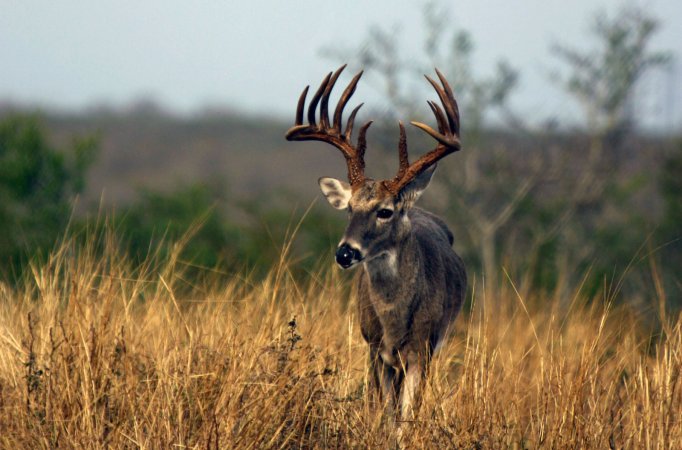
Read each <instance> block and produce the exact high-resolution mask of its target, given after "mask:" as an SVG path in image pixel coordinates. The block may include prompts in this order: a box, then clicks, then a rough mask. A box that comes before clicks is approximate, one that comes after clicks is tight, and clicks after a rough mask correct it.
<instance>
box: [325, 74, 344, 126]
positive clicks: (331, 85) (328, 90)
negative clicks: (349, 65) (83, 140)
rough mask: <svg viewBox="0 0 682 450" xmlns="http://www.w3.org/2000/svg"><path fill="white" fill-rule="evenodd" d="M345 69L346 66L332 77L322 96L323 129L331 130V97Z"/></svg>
mask: <svg viewBox="0 0 682 450" xmlns="http://www.w3.org/2000/svg"><path fill="white" fill-rule="evenodd" d="M345 68H346V64H344V65H343V66H341V67H339V68H338V70H337V71H336V72H334V75H332V77H331V78H330V79H329V82H328V83H327V87H326V88H325V89H324V94H322V102H321V103H320V123H321V124H322V127H323V128H329V96H330V95H331V93H332V89H334V85H335V84H336V80H338V79H339V75H341V72H343V69H345Z"/></svg>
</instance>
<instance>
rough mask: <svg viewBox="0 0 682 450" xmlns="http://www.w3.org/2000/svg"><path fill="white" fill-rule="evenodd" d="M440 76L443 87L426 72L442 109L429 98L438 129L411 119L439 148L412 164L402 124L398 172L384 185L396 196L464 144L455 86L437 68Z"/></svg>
mask: <svg viewBox="0 0 682 450" xmlns="http://www.w3.org/2000/svg"><path fill="white" fill-rule="evenodd" d="M436 73H437V74H438V78H439V79H440V81H441V83H442V87H441V86H439V85H438V83H436V82H435V81H434V80H433V79H432V78H430V77H429V76H428V75H425V77H426V79H427V80H428V82H429V83H430V84H431V86H433V88H434V90H435V91H436V93H437V94H438V97H439V98H440V101H441V103H442V104H443V109H441V107H440V106H439V105H438V103H436V102H433V101H428V102H427V103H428V105H429V107H430V108H431V111H432V112H433V115H434V116H435V117H436V122H437V123H438V131H436V130H434V129H433V128H431V127H430V126H428V125H426V124H423V123H421V122H410V123H411V124H412V125H414V126H416V127H417V128H419V129H421V130H423V131H425V132H426V133H427V134H429V135H430V136H431V137H433V138H434V139H435V140H436V141H437V142H438V145H436V148H434V149H433V150H431V151H429V152H428V153H426V154H425V155H422V156H421V157H420V158H419V159H418V160H417V161H415V162H413V163H412V164H409V162H408V159H407V141H406V138H405V129H404V127H403V125H402V123H401V124H400V144H399V146H398V157H399V159H400V166H399V169H398V173H397V175H396V176H395V177H394V178H393V179H391V180H385V181H384V182H383V183H384V186H385V187H386V189H388V190H389V192H391V193H392V194H393V195H397V194H398V193H399V192H400V190H401V189H402V188H403V187H405V185H407V184H408V183H409V182H410V181H412V180H413V179H414V178H415V177H416V176H417V175H419V174H420V173H421V172H423V171H424V170H426V169H427V168H428V167H430V166H432V165H433V164H435V163H437V162H438V161H439V160H440V159H442V158H444V157H445V156H447V155H449V154H450V153H453V152H456V151H458V150H460V148H461V143H460V140H459V109H458V107H457V101H456V100H455V97H454V95H453V94H452V89H451V88H450V85H449V84H448V82H447V80H446V79H445V77H444V76H443V74H442V73H441V72H440V71H439V70H438V69H436Z"/></svg>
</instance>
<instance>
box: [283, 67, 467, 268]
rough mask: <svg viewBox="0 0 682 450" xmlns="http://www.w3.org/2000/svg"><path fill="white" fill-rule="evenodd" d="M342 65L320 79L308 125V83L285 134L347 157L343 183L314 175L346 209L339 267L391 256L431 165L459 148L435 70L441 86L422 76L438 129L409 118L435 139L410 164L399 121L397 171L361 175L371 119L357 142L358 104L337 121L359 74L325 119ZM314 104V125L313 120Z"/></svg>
mask: <svg viewBox="0 0 682 450" xmlns="http://www.w3.org/2000/svg"><path fill="white" fill-rule="evenodd" d="M345 67H346V66H345V65H344V66H342V67H341V68H339V69H338V70H337V71H336V72H333V73H331V72H330V73H329V74H328V75H327V76H326V77H325V78H324V80H323V81H322V84H321V85H320V87H319V88H318V90H317V92H316V93H315V95H314V96H313V98H312V100H311V101H310V105H309V106H308V117H307V118H308V124H304V123H303V113H304V108H305V102H306V96H307V94H308V88H309V86H307V87H306V88H305V89H304V90H303V93H302V94H301V96H300V98H299V100H298V108H297V110H296V123H295V125H294V126H293V127H292V128H290V129H289V131H287V133H286V138H287V140H290V141H309V140H314V141H322V142H326V143H328V144H331V145H333V146H334V147H336V148H337V149H339V150H340V151H341V153H342V154H343V156H344V158H345V160H346V165H347V167H348V182H345V181H342V180H337V179H335V178H329V177H322V178H320V179H319V184H320V189H322V193H323V194H324V196H325V197H326V198H327V201H329V203H330V204H331V205H332V206H333V207H334V208H336V209H341V210H344V209H345V210H347V211H348V213H349V224H348V226H347V227H346V231H345V233H344V235H343V238H342V239H341V242H340V243H339V246H338V248H337V251H336V262H337V263H338V264H339V265H340V266H341V267H343V268H344V269H345V268H349V267H351V266H352V265H354V264H356V263H358V262H361V261H370V260H373V259H375V258H392V257H395V254H396V249H397V248H398V246H399V245H400V243H401V242H402V241H403V240H404V239H405V238H406V237H407V236H408V235H409V233H410V229H411V223H410V219H409V217H408V211H409V209H410V208H411V207H412V206H413V205H414V203H415V202H416V201H417V199H418V198H419V196H420V195H421V193H422V192H423V191H424V189H426V187H427V186H428V184H429V182H430V181H431V176H432V175H433V173H434V171H435V169H436V163H437V162H438V161H439V160H440V159H441V158H443V157H445V156H447V155H448V154H450V153H453V152H456V151H457V150H459V149H460V148H461V145H460V140H459V110H458V107H457V102H456V101H455V98H454V96H453V94H452V89H451V88H450V85H449V84H448V82H447V80H446V79H445V77H444V76H443V74H442V73H441V72H440V71H438V69H436V74H437V75H438V78H439V80H440V82H441V85H439V84H438V83H437V82H436V81H434V80H433V79H431V78H430V77H428V76H426V79H427V80H428V82H429V83H431V85H432V86H433V88H434V89H435V90H436V93H437V94H438V97H439V98H440V100H441V103H442V104H443V108H441V107H440V106H439V105H438V104H437V103H436V102H433V101H428V104H429V107H430V108H431V110H432V111H433V114H434V115H435V117H436V121H437V123H438V131H435V130H434V129H433V128H431V127H429V126H428V125H425V124H423V123H420V122H411V123H412V125H414V126H416V127H418V128H420V129H422V130H423V131H425V132H426V133H428V134H429V135H430V136H432V137H433V138H434V139H435V140H436V141H437V145H436V147H435V148H434V149H433V150H431V151H429V152H428V153H426V154H424V155H423V156H421V157H420V158H419V159H417V160H416V161H415V162H413V163H411V164H410V162H409V159H408V154H407V138H406V135H405V127H404V126H403V124H402V122H399V129H400V139H399V143H398V160H399V167H398V173H397V174H396V176H395V177H393V178H392V179H388V180H380V181H375V180H373V179H371V178H368V177H366V176H365V161H364V155H365V150H366V146H367V145H366V144H367V142H366V133H367V129H368V128H369V126H370V125H371V124H372V121H369V122H367V123H365V124H364V125H363V126H362V127H360V130H359V132H358V138H357V144H356V145H353V143H352V141H351V134H352V132H353V125H354V122H355V116H356V114H357V112H358V110H359V109H360V107H361V106H362V104H360V105H358V106H357V107H356V108H355V109H353V111H352V112H351V114H350V116H349V117H348V122H347V123H346V127H345V129H344V127H343V124H342V116H343V110H344V108H345V106H346V104H347V103H348V101H349V100H350V98H351V96H352V95H353V93H354V92H355V88H356V86H357V84H358V81H360V77H361V76H362V72H360V73H358V74H357V75H355V77H353V79H352V80H351V82H350V83H349V84H348V87H346V89H345V91H344V92H343V94H342V95H341V98H340V99H339V102H338V104H337V106H336V109H335V110H334V116H333V119H332V121H331V122H330V120H329V112H328V108H329V96H330V94H331V92H332V89H333V88H334V85H335V84H336V80H337V79H338V78H339V75H341V72H343V70H344V69H345ZM318 104H319V106H320V112H319V123H317V120H316V115H317V107H318Z"/></svg>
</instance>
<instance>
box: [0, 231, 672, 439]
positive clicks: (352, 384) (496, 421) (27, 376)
mask: <svg viewBox="0 0 682 450" xmlns="http://www.w3.org/2000/svg"><path fill="white" fill-rule="evenodd" d="M91 242H92V243H91V244H87V245H79V244H76V243H75V241H73V242H72V241H67V242H65V243H64V244H63V245H62V246H61V247H60V248H58V249H57V250H55V251H54V252H53V254H52V255H51V257H50V258H49V261H48V263H47V264H45V265H43V266H41V267H35V268H34V270H33V271H32V273H31V274H30V275H27V276H26V279H25V281H24V283H23V284H21V285H20V286H19V287H10V286H6V285H0V446H1V447H2V448H8V449H9V448H12V449H14V448H32V449H33V448H55V447H59V448H104V447H107V448H164V449H165V448H168V449H170V448H185V447H189V448H258V449H259V448H389V447H391V446H393V445H395V443H396V436H395V434H396V432H395V430H394V426H392V425H391V423H390V421H388V420H382V417H381V415H380V414H377V412H376V411H374V410H372V408H371V407H370V404H369V402H368V401H367V395H365V381H366V379H367V366H366V358H367V356H366V353H367V352H366V348H365V344H364V342H363V341H362V338H361V336H360V332H359V324H358V319H357V315H356V313H355V310H354V301H353V298H352V295H351V296H350V300H349V299H348V294H347V293H348V288H347V285H348V280H346V279H343V278H342V277H340V276H339V275H338V273H337V271H335V270H332V271H323V270H321V271H319V272H317V273H313V274H311V275H310V277H309V279H308V281H305V282H303V283H301V282H297V281H296V280H294V279H293V278H292V277H291V276H289V271H288V267H287V265H286V264H285V262H284V261H285V260H286V258H283V260H282V263H281V264H279V265H276V266H275V267H273V268H272V270H271V271H270V274H269V276H268V277H267V278H266V279H265V280H263V281H258V282H256V281H254V280H249V279H248V277H247V278H240V277H237V276H228V275H220V274H217V275H215V277H213V278H214V280H213V282H210V279H211V277H208V278H207V280H204V281H203V282H202V283H201V284H200V285H193V284H192V281H191V280H187V279H186V278H185V277H184V275H183V264H182V263H181V262H180V261H178V260H177V255H178V254H179V251H174V252H171V256H170V257H169V258H168V259H167V260H165V261H163V262H159V260H158V258H156V257H155V256H154V254H150V257H149V258H148V259H149V261H148V263H147V264H145V265H144V266H142V267H132V266H131V264H130V263H129V262H128V261H127V260H126V258H125V257H124V256H123V255H121V254H120V253H119V252H118V250H117V248H118V245H117V243H116V241H115V240H114V239H113V238H112V237H111V236H109V235H107V236H104V237H100V238H99V239H92V240H91ZM181 244H182V243H181ZM178 249H179V247H178ZM660 295H664V294H663V293H660V292H659V294H656V293H655V290H654V292H653V293H652V299H651V301H652V304H657V302H659V300H661V299H660ZM470 300H471V304H470V307H469V308H467V309H466V312H464V313H463V314H461V315H460V317H458V319H457V322H456V333H455V335H454V336H453V338H452V339H451V340H450V341H449V343H448V344H447V345H445V346H444V347H443V348H442V349H441V350H440V351H439V353H438V354H437V355H436V357H435V360H434V363H433V366H432V370H431V373H430V377H429V380H428V383H427V386H426V387H425V389H424V393H423V400H422V403H421V407H420V409H419V412H418V416H417V419H416V420H415V421H413V422H410V423H406V424H404V432H403V433H402V438H401V439H402V441H401V444H402V445H403V446H404V447H406V448H453V447H466V448H538V447H544V448H682V424H681V422H680V418H679V415H680V411H681V406H682V394H681V389H680V386H679V384H680V382H679V378H680V376H679V375H680V365H681V363H682V355H681V353H680V352H681V350H682V329H681V327H682V321H681V320H680V318H676V319H674V320H673V319H669V318H666V317H661V322H663V323H664V325H665V326H659V327H657V328H656V329H654V330H653V331H652V330H651V329H649V328H648V327H647V326H644V321H643V320H642V319H641V317H640V315H639V314H638V313H637V312H636V311H633V310H631V309H629V308H627V307H626V306H622V305H621V306H614V305H612V304H610V303H609V301H608V299H602V298H594V299H586V298H583V297H582V296H581V294H580V292H579V289H578V288H576V290H575V292H574V296H573V297H572V298H569V299H563V298H551V297H548V298H545V297H535V296H533V295H532V294H525V293H524V294H521V293H519V291H517V289H516V286H514V284H513V282H512V280H511V279H507V282H506V283H505V284H504V286H503V287H501V288H500V289H499V290H496V291H495V292H475V293H473V294H471V293H470ZM662 315H664V314H662Z"/></svg>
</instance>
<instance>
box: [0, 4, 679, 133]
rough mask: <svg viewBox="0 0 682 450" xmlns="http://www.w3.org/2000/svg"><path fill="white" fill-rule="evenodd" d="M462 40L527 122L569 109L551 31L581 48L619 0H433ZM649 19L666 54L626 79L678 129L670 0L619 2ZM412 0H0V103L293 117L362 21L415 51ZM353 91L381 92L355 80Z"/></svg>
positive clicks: (652, 118)
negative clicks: (498, 70) (145, 102)
mask: <svg viewBox="0 0 682 450" xmlns="http://www.w3.org/2000/svg"><path fill="white" fill-rule="evenodd" d="M441 3H442V4H444V5H445V6H446V8H447V10H448V11H449V13H450V16H451V17H452V23H453V26H455V27H458V28H461V29H465V30H468V31H469V32H470V33H471V35H472V37H473V40H474V43H475V53H474V70H475V73H477V74H479V75H482V76H484V75H486V74H490V73H491V72H492V71H493V68H494V66H495V63H496V61H498V60H499V59H500V58H506V59H507V60H508V61H509V62H510V63H511V64H512V65H513V66H514V67H515V68H517V69H518V70H519V71H520V77H521V78H520V84H519V88H518V89H517V90H516V91H515V92H514V95H513V97H512V105H513V107H514V108H515V110H517V111H518V112H520V113H521V114H522V115H525V116H527V117H529V118H531V119H532V120H538V121H541V120H543V119H545V118H547V117H559V118H560V119H561V120H566V121H569V122H570V121H574V120H578V118H579V117H580V110H579V109H578V107H577V106H576V104H575V103H573V102H572V101H571V99H570V98H569V97H567V96H566V95H565V94H564V93H563V92H562V91H561V89H560V88H559V87H558V86H557V84H556V83H553V82H552V81H551V80H550V76H549V74H550V73H551V72H552V71H553V70H556V69H561V68H562V67H564V66H562V65H561V63H560V62H559V61H558V60H557V59H556V58H555V57H553V56H552V53H551V51H550V47H551V44H552V43H564V44H569V45H571V46H574V47H576V48H582V49H589V48H591V47H593V46H594V41H593V40H592V38H591V37H590V35H589V32H588V31H589V24H590V21H591V20H592V19H593V17H594V15H595V13H596V12H598V11H606V12H613V11H615V10H616V9H617V7H618V6H619V5H621V4H623V2H622V1H620V0H618V1H617V0H573V1H572V2H566V1H560V0H523V1H522V0H461V1H443V2H441ZM630 3H634V4H637V5H641V6H645V7H646V8H649V9H650V11H651V12H652V14H653V15H654V16H655V17H657V18H659V19H660V21H661V28H660V31H659V32H658V33H657V35H656V36H655V38H654V40H653V43H652V44H653V45H652V48H654V49H662V50H669V51H671V52H672V54H673V56H674V60H673V63H672V64H671V66H670V68H669V69H668V70H667V71H661V72H660V73H658V74H654V75H653V76H652V77H650V78H649V79H647V80H645V81H644V82H643V83H642V85H641V86H640V88H639V91H638V92H639V95H640V97H641V98H642V99H644V100H643V102H642V108H643V111H642V114H643V116H645V117H643V122H644V123H645V124H649V125H651V126H653V127H675V128H676V129H680V128H682V61H680V60H681V59H682V1H680V0H641V1H631V2H630ZM423 4H424V2H422V1H406V0H374V1H371V2H368V1H360V0H346V1H334V2H330V1H322V0H317V1H315V0H296V1H294V0H291V1H282V0H280V1H276V0H270V1H266V0H251V1H239V2H236V1H193V2H189V1H186V0H163V1H159V0H147V1H139V0H137V1H128V0H117V1H113V0H102V1H92V2H85V1H74V0H61V1H44V0H42V1H36V0H21V1H19V0H2V9H1V10H2V13H1V14H0V102H12V103H18V104H22V105H24V104H25V105H31V106H42V107H50V108H61V109H68V110H78V109H81V108H87V107H90V106H93V105H101V104H109V105H112V106H115V107H116V106H125V105H129V104H131V103H133V102H135V101H136V99H140V98H145V99H154V100H155V101H157V102H159V103H160V104H161V105H163V106H164V107H166V108H168V109H170V110H173V111H176V112H178V113H192V112H195V111H200V110H202V109H203V108H205V107H206V106H211V107H225V108H230V109H233V110H237V111H243V112H244V113H247V114H267V115H269V116H276V117H288V116H293V110H294V108H295V103H296V100H297V98H298V95H299V93H300V91H301V89H302V88H303V87H304V86H305V85H306V84H315V85H316V84H317V83H319V80H321V78H322V77H323V75H324V74H325V73H326V72H328V71H330V70H332V69H334V68H336V67H337V66H338V61H335V60H331V59H329V58H328V57H325V56H324V55H323V52H322V51H321V49H322V48H338V49H348V48H357V47H358V46H359V45H360V44H361V43H362V42H363V40H364V39H365V37H366V36H367V30H368V29H369V28H370V27H371V26H381V27H385V28H391V27H397V29H398V30H399V36H400V39H401V42H402V43H403V46H404V55H403V56H404V57H405V58H407V59H409V58H411V57H416V56H415V55H418V54H419V51H420V46H421V42H423V31H424V30H423V26H422V20H421V10H422V6H423ZM356 97H362V98H361V100H359V101H365V100H366V101H367V102H369V103H370V104H371V103H372V102H374V103H381V101H382V99H381V97H380V95H379V94H378V92H377V89H372V88H371V87H369V86H364V85H361V86H360V88H359V89H358V91H357V93H356Z"/></svg>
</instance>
